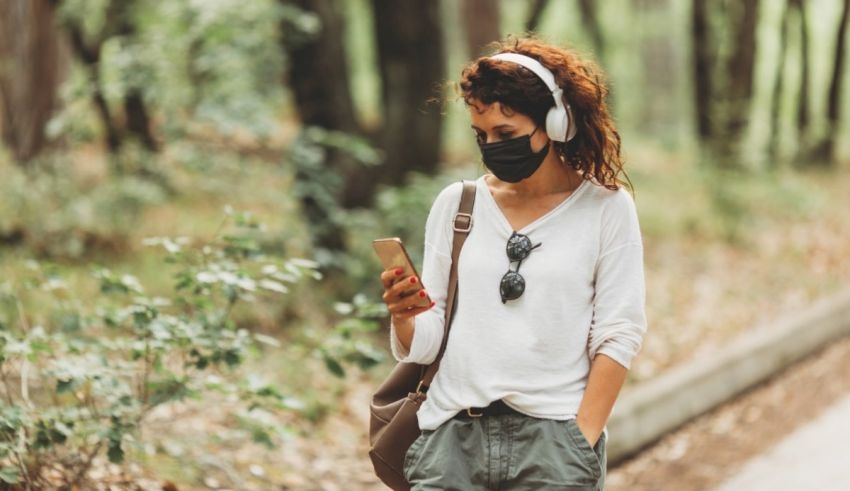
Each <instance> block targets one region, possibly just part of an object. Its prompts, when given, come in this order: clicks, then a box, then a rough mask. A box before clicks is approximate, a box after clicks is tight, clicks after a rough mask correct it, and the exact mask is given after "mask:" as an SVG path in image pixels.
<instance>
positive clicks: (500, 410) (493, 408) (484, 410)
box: [454, 399, 522, 419]
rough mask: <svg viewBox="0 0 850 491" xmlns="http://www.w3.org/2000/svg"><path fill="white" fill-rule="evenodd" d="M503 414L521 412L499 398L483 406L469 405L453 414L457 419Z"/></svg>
mask: <svg viewBox="0 0 850 491" xmlns="http://www.w3.org/2000/svg"><path fill="white" fill-rule="evenodd" d="M503 414H522V413H520V412H519V411H517V410H516V409H514V408H512V407H510V406H508V405H507V404H505V402H504V401H503V400H501V399H497V400H495V401H493V402H491V403H490V404H488V405H487V406H485V407H470V408H466V409H462V410H460V411H459V412H458V413H457V414H455V415H454V417H455V418H458V419H471V418H479V417H482V416H499V415H503Z"/></svg>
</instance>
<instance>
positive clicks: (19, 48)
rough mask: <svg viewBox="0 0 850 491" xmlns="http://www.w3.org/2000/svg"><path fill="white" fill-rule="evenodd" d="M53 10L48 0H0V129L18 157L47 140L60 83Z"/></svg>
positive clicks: (25, 157)
mask: <svg viewBox="0 0 850 491" xmlns="http://www.w3.org/2000/svg"><path fill="white" fill-rule="evenodd" d="M54 19H55V9H54V7H53V6H52V5H51V4H50V2H48V1H47V0H3V1H2V2H0V112H2V114H1V116H2V119H0V130H2V138H3V142H4V143H5V144H6V145H7V146H8V147H9V149H10V150H11V151H12V155H13V156H14V158H15V159H16V160H17V161H19V162H22V163H23V162H26V161H28V160H30V159H31V158H33V157H34V156H36V155H37V154H38V152H39V151H40V150H41V149H42V148H43V147H44V145H45V143H46V136H45V134H44V130H45V126H46V125H47V122H48V120H49V119H50V117H51V115H52V113H53V108H54V104H55V100H56V89H57V87H58V85H59V76H60V74H59V63H58V62H59V41H58V38H57V32H56V28H55V27H54Z"/></svg>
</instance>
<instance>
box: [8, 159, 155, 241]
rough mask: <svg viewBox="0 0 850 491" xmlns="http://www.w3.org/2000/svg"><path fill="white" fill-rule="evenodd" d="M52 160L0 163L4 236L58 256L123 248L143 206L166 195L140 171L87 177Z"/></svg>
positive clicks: (153, 202) (9, 239)
mask: <svg viewBox="0 0 850 491" xmlns="http://www.w3.org/2000/svg"><path fill="white" fill-rule="evenodd" d="M65 163H66V164H67V163H69V162H68V161H65ZM50 165H52V168H51V167H49V166H44V167H39V168H36V169H33V170H32V171H31V172H24V171H23V170H22V169H21V168H19V167H16V166H11V165H3V164H2V163H0V168H2V172H3V175H4V177H5V179H3V180H2V181H0V194H2V195H3V196H4V199H3V200H2V201H1V202H0V241H2V242H7V243H20V244H22V245H25V246H27V247H28V248H29V249H31V250H32V251H33V252H35V253H36V254H37V255H41V256H48V257H54V258H63V257H64V258H78V257H82V256H84V255H85V254H86V253H90V252H92V250H97V249H100V250H107V251H116V250H122V249H124V248H125V246H126V240H127V234H128V232H129V231H130V230H132V229H133V228H134V227H135V226H136V220H137V218H138V217H139V216H140V214H141V212H142V211H143V210H144V209H145V207H147V206H150V205H153V204H157V203H160V202H162V201H163V200H164V199H165V192H164V191H163V189H162V187H161V186H160V185H158V184H155V183H153V182H151V181H150V180H147V179H143V178H140V177H137V176H133V175H124V176H116V177H115V178H113V179H110V180H108V181H103V182H100V183H85V182H82V181H81V180H79V179H77V178H76V177H75V176H74V175H73V173H72V172H69V171H68V169H61V168H60V166H59V165H58V164H56V163H54V164H50Z"/></svg>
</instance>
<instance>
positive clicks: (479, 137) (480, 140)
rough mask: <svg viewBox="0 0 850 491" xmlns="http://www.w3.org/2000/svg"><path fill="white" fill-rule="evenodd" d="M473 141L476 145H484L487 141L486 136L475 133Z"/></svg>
mask: <svg viewBox="0 0 850 491" xmlns="http://www.w3.org/2000/svg"><path fill="white" fill-rule="evenodd" d="M475 141H477V142H478V143H484V142H486V141H487V136H486V135H485V134H484V133H478V132H476V133H475Z"/></svg>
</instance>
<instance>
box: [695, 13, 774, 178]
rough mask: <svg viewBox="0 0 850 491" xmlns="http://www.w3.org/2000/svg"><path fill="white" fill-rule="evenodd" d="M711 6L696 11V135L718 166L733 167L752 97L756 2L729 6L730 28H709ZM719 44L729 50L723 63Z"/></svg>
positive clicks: (726, 14)
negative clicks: (710, 152)
mask: <svg viewBox="0 0 850 491" xmlns="http://www.w3.org/2000/svg"><path fill="white" fill-rule="evenodd" d="M708 5H709V4H708V2H706V0H694V2H693V10H692V36H693V50H694V75H695V81H694V86H695V105H696V113H697V133H698V135H699V137H700V140H701V141H702V142H703V143H704V144H706V146H707V147H708V148H709V150H711V151H712V152H713V153H716V154H715V155H714V157H715V160H716V162H717V163H718V164H719V165H722V166H726V167H734V166H736V165H737V164H736V162H737V160H738V159H737V158H738V157H739V155H738V147H739V145H740V143H741V139H742V136H743V135H744V130H745V129H746V127H747V125H748V123H749V113H750V105H751V102H752V96H753V79H754V75H755V73H754V71H755V55H756V24H757V20H758V0H741V1H734V2H728V3H727V4H726V6H727V7H728V8H727V9H726V12H725V14H724V15H725V17H726V20H727V23H728V29H727V28H724V29H719V28H718V29H717V30H713V29H711V22H710V20H709V19H710V17H711V16H712V15H711V14H712V13H711V12H710V11H709V10H708ZM724 37H725V41H726V42H722V41H724ZM719 45H725V46H730V47H731V49H729V50H728V51H729V52H728V53H727V54H726V56H725V59H722V58H720V57H719V55H718V52H717V51H715V50H716V47H717V46H719ZM718 73H721V74H723V76H722V77H719V76H715V75H714V74H718Z"/></svg>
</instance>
